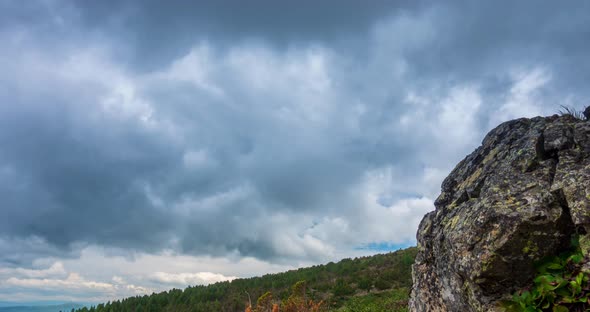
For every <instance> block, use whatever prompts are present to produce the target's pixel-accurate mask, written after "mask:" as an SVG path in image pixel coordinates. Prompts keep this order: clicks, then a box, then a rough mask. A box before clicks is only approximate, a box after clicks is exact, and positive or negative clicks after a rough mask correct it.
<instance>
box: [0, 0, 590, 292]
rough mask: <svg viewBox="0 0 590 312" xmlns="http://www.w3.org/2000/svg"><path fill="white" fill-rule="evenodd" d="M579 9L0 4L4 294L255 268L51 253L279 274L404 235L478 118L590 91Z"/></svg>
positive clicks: (481, 129)
mask: <svg viewBox="0 0 590 312" xmlns="http://www.w3.org/2000/svg"><path fill="white" fill-rule="evenodd" d="M557 6H558V7H557ZM588 6H589V4H588V3H586V2H583V1H580V2H571V3H568V4H562V3H560V4H555V5H553V4H543V5H541V4H538V3H537V2H530V3H526V2H519V3H518V4H514V3H511V2H506V3H500V2H494V3H489V4H481V3H478V4H472V3H454V4H444V3H427V2H415V1H411V2H403V1H401V2H398V3H396V4H392V3H391V2H390V1H382V2H381V1H377V2H372V3H371V4H370V5H368V4H366V3H361V2H356V1H338V2H331V1H323V2H322V3H321V4H318V3H315V2H314V3H312V2H309V3H306V2H297V4H296V5H295V4H289V3H286V2H285V3H279V2H276V1H254V2H250V5H249V6H248V7H243V8H241V9H242V10H241V11H240V13H236V12H237V11H236V8H235V7H234V5H233V4H231V3H230V2H225V1H221V2H219V1H218V2H215V4H205V3H204V2H194V3H191V4H182V5H180V4H179V5H178V6H173V5H171V4H169V3H163V2H161V1H141V2H131V1H122V2H121V1H117V2H115V1H112V2H111V1H100V2H93V3H85V2H74V1H31V2H27V3H26V4H22V3H21V2H20V1H3V2H2V3H0V40H2V42H3V44H2V46H0V66H1V67H2V68H3V71H2V72H0V103H2V104H0V144H1V146H2V148H0V207H1V208H0V274H2V276H3V278H4V280H3V284H2V285H4V286H3V287H5V288H4V291H7V290H6V289H9V288H10V289H16V288H19V289H25V288H27V287H29V288H31V287H33V288H35V287H36V288H38V289H44V287H45V288H46V287H49V286H48V285H58V286H59V285H61V286H59V287H67V286H68V285H74V284H75V285H78V286H79V285H82V286H80V287H86V286H87V287H86V288H84V289H86V290H85V291H87V292H88V294H90V290H89V288H92V287H94V288H93V289H100V294H95V295H96V296H95V295H92V296H90V295H88V296H87V298H90V297H93V296H94V297H93V298H98V297H100V298H103V297H109V296H110V295H109V294H112V291H111V290H108V289H107V288H109V287H111V286H112V287H114V288H112V289H115V288H116V287H123V286H120V285H127V286H129V285H132V286H133V287H137V289H139V290H140V291H139V292H142V291H149V290H152V289H162V288H161V287H160V286H161V285H165V284H170V283H175V284H177V285H181V284H186V283H209V282H211V281H217V280H227V279H231V278H233V277H234V276H250V275H251V273H252V272H250V271H243V270H240V269H236V270H234V271H232V272H228V271H225V270H224V269H223V268H220V267H215V268H212V269H199V268H194V267H193V268H191V270H181V269H178V270H177V271H175V272H170V271H166V270H165V269H164V268H158V267H157V266H150V267H149V268H150V269H149V272H148V271H147V269H146V271H145V272H136V273H137V274H136V275H138V276H142V278H139V279H136V280H133V278H132V277H130V276H127V275H125V274H123V273H124V272H114V268H115V267H116V266H112V267H110V269H109V270H110V271H109V272H111V271H113V272H112V274H105V275H102V276H98V275H94V274H93V273H91V272H88V271H84V270H85V269H84V268H83V267H79V266H77V265H76V264H75V263H73V262H68V264H67V265H66V266H65V267H60V263H66V262H65V261H74V260H75V259H82V258H80V257H83V255H84V252H85V251H87V250H89V249H93V248H106V249H105V250H107V251H105V252H104V253H97V254H94V257H96V258H102V257H107V258H108V257H111V258H109V259H111V260H108V261H114V263H119V265H123V264H122V263H120V262H118V260H117V261H115V260H112V259H113V258H112V257H113V256H114V255H110V256H109V252H115V253H116V254H121V255H125V257H128V258H129V259H134V258H133V257H138V259H139V258H142V257H148V255H160V256H162V257H170V259H172V258H174V259H176V257H182V256H189V257H196V258H199V257H211V259H215V260H211V261H221V260H220V259H226V260H228V261H230V262H232V261H233V263H234V264H233V265H235V266H234V268H238V267H240V268H244V266H243V265H242V264H239V263H240V261H242V260H243V259H257V260H256V261H262V263H264V264H265V265H266V266H267V267H268V268H270V267H271V266H272V265H276V264H281V265H283V266H282V267H281V268H291V267H294V266H298V265H301V264H305V263H314V262H319V261H327V260H329V259H337V258H339V257H345V256H352V255H356V254H358V253H360V252H361V251H360V250H362V252H365V253H366V252H367V251H366V248H370V246H393V245H395V246H398V245H404V244H406V245H407V244H412V243H413V242H414V235H415V230H416V228H417V225H418V222H419V221H420V219H421V217H422V216H423V214H424V213H426V212H427V211H429V210H432V209H433V201H434V199H435V198H436V196H437V193H438V192H439V186H440V182H441V181H442V179H443V178H444V177H445V175H446V174H447V173H448V172H449V171H450V170H451V169H452V167H453V166H454V164H455V163H456V162H457V161H459V160H460V159H461V158H462V157H463V156H464V155H465V154H467V153H469V152H470V151H471V150H472V149H474V148H475V147H476V146H477V145H478V144H479V142H480V141H481V139H482V137H483V135H484V134H485V133H486V132H487V131H488V130H489V129H491V128H492V127H494V126H495V125H497V124H498V123H500V122H502V121H505V120H508V119H511V118H517V117H522V116H535V115H539V114H552V113H555V112H556V111H557V110H558V109H559V105H573V106H576V107H581V106H583V105H584V104H587V103H588V102H589V98H590V93H589V91H588V90H587V88H585V87H586V86H585V85H584V82H585V81H588V80H589V78H590V67H589V66H590V65H589V63H588V62H586V60H585V58H586V54H587V51H588V48H589V46H588V45H589V43H588V42H587V40H586V34H587V31H586V29H588V28H590V19H589V17H588V15H587V14H585V12H587V11H588V9H590V8H588ZM525 17H526V18H525ZM367 246H368V247H367ZM377 249H379V248H377ZM245 257H246V258H245ZM142 259H143V258H142ZM79 261H81V260H79ZM105 261H107V260H105ZM40 262H42V263H43V266H41V267H39V265H40V264H39V263H40ZM227 265H228V266H232V264H230V263H227ZM68 268H72V269H68ZM31 270H33V271H31ZM86 270H88V269H87V268H86ZM49 271H51V272H52V273H51V272H49ZM154 272H160V273H154ZM257 272H264V270H258V271H257ZM50 273H51V274H54V275H55V276H49V275H48V276H44V275H45V274H50ZM60 274H61V275H60ZM125 281H131V282H129V284H128V283H127V282H125ZM158 283H159V284H158ZM44 285H45V286H44ZM84 285H85V286H84ZM101 285H102V286H101ZM107 285H111V286H107ZM117 285H119V286H117ZM135 285H141V286H135ZM95 286H96V287H95ZM103 286H104V287H103ZM127 286H125V287H127ZM11 287H12V288H11ZM101 287H102V288H101ZM129 287H131V286H129ZM133 287H132V288H133ZM109 289H111V288H109ZM134 289H135V288H134ZM130 293H131V292H130ZM0 294H2V293H1V292H0ZM48 296H49V295H48ZM25 297H26V296H25ZM23 298H24V297H23Z"/></svg>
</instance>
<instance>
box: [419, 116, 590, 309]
mask: <svg viewBox="0 0 590 312" xmlns="http://www.w3.org/2000/svg"><path fill="white" fill-rule="evenodd" d="M435 206H436V210H435V211H433V212H431V213H429V214H427V215H426V216H425V217H424V219H423V220H422V222H421V224H420V227H419V230H418V234H417V239H418V248H419V252H418V256H417V258H416V262H415V264H414V266H413V281H414V285H413V289H412V295H411V299H410V311H416V312H428V311H451V312H458V311H461V312H463V311H465V312H467V311H499V308H498V301H499V300H501V299H505V298H507V297H509V296H510V294H511V293H513V292H514V291H516V290H517V289H520V288H522V287H524V286H526V285H528V284H530V282H531V278H532V277H533V276H534V274H535V272H534V266H533V263H534V262H535V261H537V260H539V259H541V258H544V257H546V256H548V255H555V254H558V253H559V252H561V251H563V250H565V249H567V248H568V247H569V245H570V239H571V236H572V234H573V233H575V232H576V231H577V232H579V233H586V231H590V122H588V121H583V120H580V119H576V118H574V117H572V116H569V115H566V116H557V115H555V116H552V117H546V118H542V117H536V118H532V119H526V118H523V119H517V120H512V121H509V122H506V123H503V124H501V125H500V126H498V127H497V128H495V129H494V130H492V131H491V132H490V133H489V134H488V135H487V136H486V137H485V139H484V140H483V143H482V145H481V146H480V147H479V148H477V149H476V150H475V151H474V152H473V153H471V154H470V155H469V156H467V157H466V158H465V159H464V160H463V161H461V162H460V163H459V164H458V165H457V167H456V168H455V169H454V170H453V171H452V172H451V174H450V175H449V176H448V177H447V178H446V179H445V180H444V182H443V184H442V192H441V194H440V196H439V197H438V199H437V200H436V201H435Z"/></svg>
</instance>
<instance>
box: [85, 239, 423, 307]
mask: <svg viewBox="0 0 590 312" xmlns="http://www.w3.org/2000/svg"><path fill="white" fill-rule="evenodd" d="M416 253H417V249H416V248H415V247H411V248H407V249H404V250H398V251H396V252H392V253H388V254H381V255H375V256H370V257H361V258H356V259H344V260H342V261H340V262H338V263H333V262H330V263H328V264H325V265H316V266H313V267H309V268H303V269H298V270H292V271H288V272H284V273H279V274H268V275H264V276H262V277H254V278H247V279H236V280H233V281H232V282H221V283H215V284H212V285H209V286H192V287H188V288H186V289H185V290H180V289H172V290H169V291H165V292H161V293H158V294H152V295H149V296H148V295H145V296H142V297H140V296H138V297H132V298H127V299H123V300H118V301H113V302H109V303H106V304H99V305H97V306H95V307H91V308H82V309H78V310H76V311H78V312H90V311H91V312H102V311H109V312H119V311H121V312H140V311H146V312H159V311H178V312H182V311H191V312H199V311H203V312H205V311H206V312H209V311H215V312H218V311H226V312H234V311H236V312H237V311H239V312H243V311H245V310H246V308H248V305H249V298H248V297H249V296H250V298H251V301H252V305H253V306H252V307H251V308H250V309H249V310H250V311H256V312H261V311H269V312H271V311H273V312H274V311H280V312H290V311H293V312H299V311H310V312H311V311H346V312H353V311H354V312H365V311H394V312H396V311H397V312H402V311H407V302H408V297H409V288H410V287H411V284H412V278H411V271H412V270H411V265H412V263H413V262H414V258H415V257H416ZM256 303H257V305H256V306H255V304H256Z"/></svg>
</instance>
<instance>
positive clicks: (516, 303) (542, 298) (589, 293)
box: [502, 236, 590, 312]
mask: <svg viewBox="0 0 590 312" xmlns="http://www.w3.org/2000/svg"><path fill="white" fill-rule="evenodd" d="M585 262H586V261H585V258H584V255H583V253H582V251H581V249H580V245H579V239H578V236H575V237H574V239H573V240H572V250H571V251H568V252H565V253H562V254H561V255H559V256H556V257H551V258H549V259H545V260H544V261H542V262H541V263H539V264H538V265H537V273H538V274H537V276H536V277H535V278H534V280H533V286H532V287H530V288H529V289H524V290H521V291H519V292H517V293H515V294H514V296H513V298H512V300H509V301H505V302H503V303H502V307H503V308H504V309H505V310H506V311H508V312H537V311H539V312H546V311H552V312H567V311H588V310H589V309H590V283H589V279H590V272H588V271H585V270H583V269H582V267H583V264H584V263H585Z"/></svg>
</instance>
